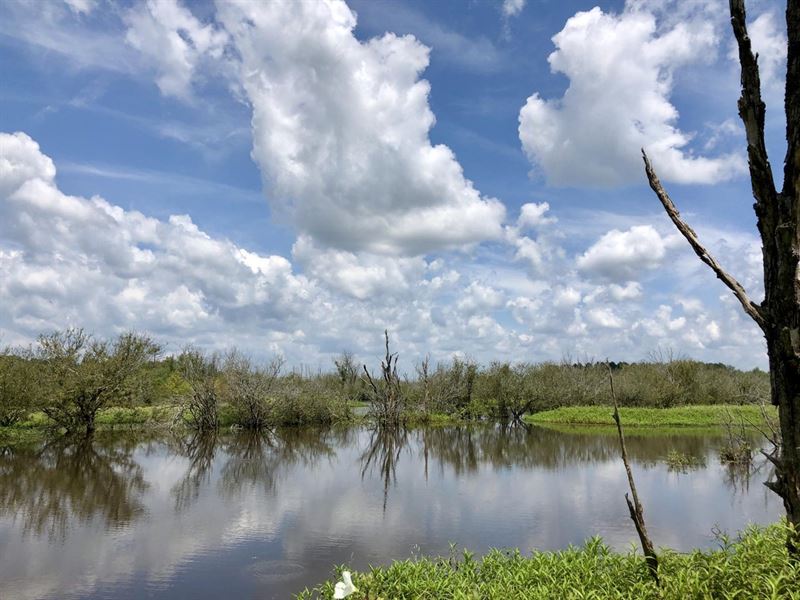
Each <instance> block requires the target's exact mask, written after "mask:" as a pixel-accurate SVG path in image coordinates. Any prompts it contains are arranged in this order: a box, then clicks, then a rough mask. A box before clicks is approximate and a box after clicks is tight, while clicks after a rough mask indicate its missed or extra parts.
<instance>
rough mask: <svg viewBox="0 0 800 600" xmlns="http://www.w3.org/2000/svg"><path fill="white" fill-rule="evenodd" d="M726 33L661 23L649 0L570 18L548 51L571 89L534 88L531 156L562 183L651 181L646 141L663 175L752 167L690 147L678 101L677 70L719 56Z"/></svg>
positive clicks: (685, 179) (709, 178) (524, 117)
mask: <svg viewBox="0 0 800 600" xmlns="http://www.w3.org/2000/svg"><path fill="white" fill-rule="evenodd" d="M717 41H718V40H717V36H716V35H715V28H714V26H713V25H712V23H710V22H707V21H705V20H702V19H701V20H698V21H696V22H692V21H681V22H678V23H676V24H674V25H671V26H670V27H669V28H668V29H666V30H659V28H658V26H657V20H656V16H655V15H654V14H653V13H652V12H650V11H649V10H648V5H647V4H646V3H641V2H640V3H634V4H631V5H629V6H627V7H626V9H625V10H624V11H623V12H622V13H620V14H618V15H617V14H613V13H604V12H603V11H602V10H601V9H600V8H598V7H595V8H593V9H592V10H590V11H588V12H579V13H577V14H576V15H575V16H573V17H572V18H570V19H569V20H568V21H567V23H566V25H565V26H564V28H563V29H562V30H561V31H560V32H559V33H557V34H556V35H555V36H554V37H553V43H554V44H555V46H556V50H555V51H554V52H553V53H552V54H550V56H549V57H548V62H549V63H550V68H551V70H552V71H553V72H554V73H563V74H564V75H566V77H567V78H568V79H569V87H568V89H567V90H566V91H565V93H564V96H563V97H562V98H560V99H553V100H546V99H543V98H542V97H541V96H540V95H539V94H538V93H534V94H532V95H531V96H530V97H529V98H528V100H527V102H526V104H525V106H524V107H523V108H522V110H521V111H520V113H519V137H520V140H521V142H522V146H523V148H524V150H525V153H526V154H527V156H528V158H529V159H530V161H531V162H532V163H533V164H534V165H535V166H536V167H538V168H539V169H540V170H541V171H542V173H543V174H544V176H545V178H546V179H547V181H548V182H549V183H552V184H555V185H618V184H622V183H627V182H631V181H641V178H642V165H641V157H640V154H639V149H640V148H642V147H644V148H645V149H646V150H647V151H648V153H649V154H650V156H651V158H652V159H653V162H654V164H655V165H656V166H657V168H658V171H659V175H660V176H661V177H662V178H663V179H665V180H671V181H677V182H681V183H714V182H718V181H722V180H725V179H729V178H731V177H733V176H734V175H736V174H738V173H741V172H743V171H744V170H745V167H746V163H745V161H744V158H743V157H742V156H740V155H738V154H730V155H723V156H719V157H716V158H708V157H702V156H696V155H694V154H693V153H692V151H691V150H688V149H687V146H688V145H689V143H690V141H691V139H692V135H691V134H690V133H686V132H683V131H681V130H680V129H678V128H677V126H676V122H677V119H678V111H677V109H676V108H675V106H673V105H672V104H671V102H670V94H671V91H672V77H673V73H674V71H675V69H676V68H677V67H679V66H681V65H685V64H687V63H692V62H698V61H702V60H704V59H705V58H706V57H708V56H713V55H714V52H715V49H716V45H717Z"/></svg>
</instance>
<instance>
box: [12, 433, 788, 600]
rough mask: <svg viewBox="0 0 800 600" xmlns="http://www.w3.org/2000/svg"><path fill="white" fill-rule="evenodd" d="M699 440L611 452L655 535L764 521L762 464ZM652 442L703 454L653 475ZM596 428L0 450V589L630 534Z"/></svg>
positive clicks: (169, 587) (219, 589)
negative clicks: (756, 467)
mask: <svg viewBox="0 0 800 600" xmlns="http://www.w3.org/2000/svg"><path fill="white" fill-rule="evenodd" d="M721 443H722V438H721V437H718V436H716V435H715V434H713V433H705V434H693V435H687V434H681V435H660V436H653V435H647V436H643V435H636V434H635V433H634V432H630V433H628V446H629V452H630V454H631V457H632V460H633V461H634V469H635V474H636V478H637V486H638V488H639V492H640V494H641V496H642V498H643V501H644V503H645V511H646V517H647V518H648V528H649V529H650V533H651V535H652V537H653V539H654V540H655V542H656V544H657V545H668V546H671V547H673V548H677V549H680V550H688V549H690V548H692V547H698V546H702V547H711V546H714V545H715V538H714V535H713V533H712V528H714V527H715V526H716V527H719V528H721V529H722V530H727V531H731V532H733V531H737V530H739V529H741V528H743V527H744V526H745V525H746V524H748V523H751V522H755V523H769V522H772V521H774V520H776V519H777V518H778V516H779V515H780V514H781V506H780V503H779V502H778V500H777V498H776V497H775V496H774V495H773V494H771V493H770V492H768V490H766V488H764V486H762V485H761V482H762V481H763V480H764V479H765V478H766V477H767V475H768V472H767V468H766V466H762V468H761V469H760V471H758V472H755V473H752V474H751V476H750V478H749V481H748V477H747V476H746V474H745V473H741V472H734V471H730V470H729V469H728V468H726V467H725V466H723V465H721V464H720V462H719V459H718V456H717V451H718V448H719V446H720V445H721ZM670 450H676V451H679V452H683V453H686V454H689V455H692V456H694V457H698V458H699V459H701V460H703V461H705V466H703V467H700V468H697V469H694V470H690V471H689V472H687V473H678V472H673V471H670V470H669V468H668V467H667V466H666V464H665V463H664V462H663V459H664V458H665V457H666V456H667V453H668V452H669V451H670ZM618 456H619V454H618V448H617V445H616V438H615V437H614V434H613V431H609V430H604V431H591V430H590V431H589V432H586V431H567V432H557V431H553V430H549V429H542V428H537V427H531V428H529V429H524V428H511V429H509V428H502V427H500V426H497V425H482V426H476V427H471V428H437V429H415V430H411V431H407V432H405V433H399V432H398V433H394V434H383V435H380V434H377V433H373V432H370V431H369V430H367V429H362V428H334V429H328V430H312V429H306V430H288V431H280V432H277V433H275V434H274V435H270V436H253V435H247V434H232V433H229V434H221V435H218V436H216V437H206V438H178V437H173V436H171V435H169V434H165V433H161V434H149V435H142V434H136V435H132V434H130V433H115V434H111V433H105V434H102V435H98V436H97V437H96V439H95V440H94V441H93V442H82V443H80V444H70V443H67V442H66V441H64V440H58V441H54V442H50V443H47V444H42V445H40V446H38V447H35V448H12V449H5V450H0V598H3V599H10V598H14V599H17V598H20V599H24V598H59V599H62V598H115V599H116V598H156V597H157V598H193V599H197V598H230V597H235V598H288V597H291V594H292V593H296V592H298V591H300V590H301V589H303V588H304V587H305V586H306V585H308V586H309V587H310V586H312V585H314V584H316V583H318V582H320V581H322V580H324V579H326V578H328V577H329V576H330V575H331V572H332V567H333V565H335V564H342V563H346V564H348V565H350V566H351V567H355V568H364V567H366V566H367V565H369V564H379V563H386V562H388V561H390V560H391V559H396V558H406V557H409V556H411V555H413V554H420V553H424V554H437V555H447V554H448V552H449V545H450V543H451V542H452V543H455V544H458V545H459V546H465V547H468V548H470V549H472V550H474V551H477V552H479V553H481V552H485V551H486V550H488V549H489V548H491V547H519V548H522V549H523V550H529V549H532V548H544V549H555V548H564V547H565V546H567V545H568V544H580V543H582V542H583V540H584V539H585V538H587V537H588V536H591V535H595V534H601V535H602V536H603V537H604V538H605V540H606V541H607V542H608V543H609V544H611V545H612V546H614V547H616V548H620V549H625V548H627V547H628V546H629V545H630V544H631V543H634V542H635V540H636V534H635V532H634V529H633V525H632V523H631V522H630V520H629V518H628V514H627V508H626V506H625V501H624V499H623V494H624V492H625V489H626V487H625V486H626V481H625V474H624V470H623V467H622V464H621V462H620V460H619V458H618Z"/></svg>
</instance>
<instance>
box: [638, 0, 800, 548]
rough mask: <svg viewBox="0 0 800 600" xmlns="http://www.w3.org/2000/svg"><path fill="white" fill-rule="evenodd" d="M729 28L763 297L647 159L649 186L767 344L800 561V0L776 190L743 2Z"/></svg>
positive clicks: (779, 463)
mask: <svg viewBox="0 0 800 600" xmlns="http://www.w3.org/2000/svg"><path fill="white" fill-rule="evenodd" d="M730 11H731V25H732V26H733V33H734V36H735V37H736V43H737V46H738V50H739V64H740V65H741V69H742V77H741V80H742V95H741V98H739V103H738V106H739V116H740V117H741V119H742V122H743V123H744V127H745V132H746V135H747V156H748V163H749V167H750V181H751V185H752V189H753V196H754V198H755V204H754V206H753V208H754V209H755V212H756V216H757V217H758V231H759V233H760V235H761V241H762V256H763V263H764V291H765V298H764V301H763V302H762V303H761V304H756V303H755V302H753V301H752V300H750V298H748V296H747V293H746V292H745V290H744V288H743V287H742V286H741V284H739V282H738V281H736V280H735V279H734V278H733V277H731V276H730V275H728V274H727V273H726V272H725V271H724V270H723V269H722V267H721V266H720V265H719V263H717V261H716V260H714V258H713V257H712V256H711V255H710V254H709V253H708V251H707V250H706V249H705V248H704V247H703V245H702V244H701V243H700V241H699V239H698V238H697V235H696V234H695V232H694V231H693V230H692V229H691V227H689V226H688V225H687V224H686V223H685V222H684V221H683V220H682V219H681V216H680V213H678V210H677V209H676V208H675V205H674V204H673V202H672V200H671V199H670V198H669V195H668V194H667V192H666V191H665V190H664V188H663V186H662V185H661V183H660V182H659V180H658V177H657V176H656V173H655V170H654V169H653V166H652V165H651V164H650V161H649V160H648V158H647V155H644V162H645V171H646V173H647V178H648V180H649V182H650V187H651V188H652V189H653V191H654V192H655V193H656V195H657V196H658V198H659V200H660V201H661V203H662V205H663V206H664V209H665V210H666V211H667V214H668V215H669V217H670V219H672V222H673V223H674V224H675V226H676V227H677V228H678V230H679V231H680V232H681V234H683V236H684V237H685V238H686V239H687V241H688V242H689V244H690V245H691V246H692V249H693V250H694V251H695V253H696V254H697V255H698V256H699V257H700V259H701V260H702V261H703V262H704V263H706V264H707V265H708V266H709V267H711V269H712V270H713V271H714V273H715V274H716V275H717V277H718V278H719V279H720V280H722V282H723V283H724V284H725V285H726V286H728V287H729V288H730V289H731V290H732V291H733V293H734V295H735V296H736V298H737V299H738V300H739V302H740V303H741V305H742V307H743V308H744V311H745V312H746V313H747V314H748V315H750V317H751V318H752V319H753V320H754V321H755V322H756V323H757V324H758V325H759V327H761V330H762V331H763V332H764V337H765V339H766V341H767V354H768V356H769V371H770V383H771V396H772V403H773V404H775V405H776V406H777V407H778V415H779V422H780V434H781V447H780V449H779V451H778V452H777V453H775V454H773V455H771V456H770V460H772V462H773V464H774V465H775V481H769V482H767V483H766V485H767V486H768V487H769V488H770V489H771V490H773V491H774V492H775V493H777V494H778V495H779V496H780V497H781V499H782V500H783V505H784V507H785V509H786V517H787V520H788V522H789V524H790V525H791V526H792V529H793V531H791V532H790V534H789V537H788V539H787V548H788V550H789V553H790V554H791V555H792V556H793V557H795V558H800V0H788V2H787V7H786V28H787V32H788V42H789V46H788V55H787V73H786V97H785V111H786V141H787V148H786V158H785V160H784V170H783V189H782V190H781V191H778V190H777V188H776V187H775V182H774V181H773V176H772V167H771V166H770V163H769V158H768V157H767V149H766V144H765V142H764V115H765V110H766V107H765V105H764V102H763V101H762V99H761V81H760V77H759V71H758V56H757V55H754V54H753V51H752V47H751V43H750V37H749V36H748V33H747V24H746V18H745V17H746V15H745V7H744V0H730Z"/></svg>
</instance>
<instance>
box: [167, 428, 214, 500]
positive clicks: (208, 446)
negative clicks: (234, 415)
mask: <svg viewBox="0 0 800 600" xmlns="http://www.w3.org/2000/svg"><path fill="white" fill-rule="evenodd" d="M180 445H181V449H182V453H183V454H184V455H185V456H186V457H187V458H188V459H189V467H188V468H187V469H186V473H185V474H184V476H183V478H182V479H181V480H180V481H178V482H177V483H176V484H175V485H174V486H173V488H172V494H173V495H174V496H175V510H177V511H180V510H183V509H186V508H188V507H189V506H191V504H192V503H193V502H194V501H196V500H197V498H198V496H199V495H200V490H201V489H202V487H203V486H204V485H207V484H208V483H209V481H210V480H211V467H212V466H213V465H214V455H215V453H216V449H217V432H216V430H213V431H208V432H204V433H201V432H197V433H195V434H194V435H192V436H191V437H190V438H189V439H188V440H185V441H183V440H182V441H181V442H180Z"/></svg>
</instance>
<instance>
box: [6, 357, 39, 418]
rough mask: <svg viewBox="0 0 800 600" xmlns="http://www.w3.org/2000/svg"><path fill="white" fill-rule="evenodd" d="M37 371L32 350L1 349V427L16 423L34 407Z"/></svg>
mask: <svg viewBox="0 0 800 600" xmlns="http://www.w3.org/2000/svg"><path fill="white" fill-rule="evenodd" d="M36 372H37V371H36V366H35V365H34V364H33V360H32V353H31V351H30V350H28V349H21V348H20V349H11V348H6V349H5V350H2V351H0V427H8V426H10V425H14V424H15V423H17V422H19V421H20V420H21V419H24V418H25V417H27V415H28V413H29V412H30V411H31V410H32V409H33V408H34V406H35V400H36V390H38V389H39V387H38V386H37V385H35V384H34V378H35V377H36Z"/></svg>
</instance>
